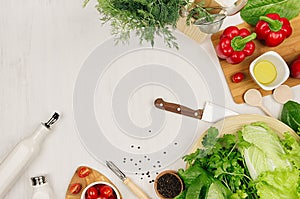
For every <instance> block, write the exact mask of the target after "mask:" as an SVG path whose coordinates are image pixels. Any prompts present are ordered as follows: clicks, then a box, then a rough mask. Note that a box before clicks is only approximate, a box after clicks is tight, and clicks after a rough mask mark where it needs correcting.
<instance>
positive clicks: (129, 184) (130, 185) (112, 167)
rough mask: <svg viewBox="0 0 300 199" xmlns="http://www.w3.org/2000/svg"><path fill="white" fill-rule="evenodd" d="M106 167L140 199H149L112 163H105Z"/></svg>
mask: <svg viewBox="0 0 300 199" xmlns="http://www.w3.org/2000/svg"><path fill="white" fill-rule="evenodd" d="M106 165H107V167H108V168H110V170H112V171H113V172H114V174H116V175H117V176H118V177H119V178H120V179H121V180H122V181H123V183H124V184H125V185H126V186H127V187H128V188H129V189H130V190H131V191H132V192H133V193H134V194H135V195H136V196H137V197H138V198H140V199H150V197H149V196H148V195H147V194H146V193H145V192H144V191H143V190H142V189H141V188H140V187H138V186H137V185H136V184H135V183H134V182H132V181H131V180H130V179H129V178H128V177H126V175H125V174H124V173H123V172H122V171H121V170H120V169H119V168H118V167H117V166H116V165H115V164H114V163H113V162H112V161H106Z"/></svg>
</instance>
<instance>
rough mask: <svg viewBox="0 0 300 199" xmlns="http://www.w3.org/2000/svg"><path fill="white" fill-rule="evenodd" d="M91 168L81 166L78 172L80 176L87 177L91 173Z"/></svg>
mask: <svg viewBox="0 0 300 199" xmlns="http://www.w3.org/2000/svg"><path fill="white" fill-rule="evenodd" d="M90 173H91V170H90V169H89V168H87V167H81V168H80V169H79V170H78V171H77V174H78V176H79V177H80V178H85V177H86V176H88V175H90Z"/></svg>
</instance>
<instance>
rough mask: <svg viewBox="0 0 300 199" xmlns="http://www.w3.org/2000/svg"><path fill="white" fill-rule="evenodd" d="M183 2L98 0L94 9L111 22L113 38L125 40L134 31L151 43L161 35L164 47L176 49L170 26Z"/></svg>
mask: <svg viewBox="0 0 300 199" xmlns="http://www.w3.org/2000/svg"><path fill="white" fill-rule="evenodd" d="M88 1H89V0H85V4H84V5H86V3H87V2H88ZM186 4H187V1H186V0H98V4H97V6H96V8H97V9H98V11H99V12H100V13H101V14H102V15H103V17H102V18H101V21H103V22H110V23H111V27H112V34H114V35H115V36H116V40H117V41H127V40H128V39H129V38H130V32H131V31H132V30H134V31H135V32H136V34H137V35H138V36H139V38H140V41H141V42H142V41H143V40H146V41H147V42H150V43H151V45H152V46H153V45H154V38H155V35H161V36H163V38H164V41H165V43H166V44H167V46H169V47H176V48H178V44H177V43H176V42H175V40H176V38H175V37H174V35H173V34H172V28H175V27H176V23H177V21H178V19H179V17H180V15H179V10H180V8H181V7H182V6H185V5H186Z"/></svg>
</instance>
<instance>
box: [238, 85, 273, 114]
mask: <svg viewBox="0 0 300 199" xmlns="http://www.w3.org/2000/svg"><path fill="white" fill-rule="evenodd" d="M244 100H245V102H246V103H247V104H248V105H250V106H256V107H259V108H260V109H261V110H263V111H264V112H265V113H266V114H267V115H268V116H270V117H273V116H272V114H271V113H270V112H269V111H268V110H267V109H266V108H265V107H264V106H263V103H262V95H261V93H260V92H259V90H257V89H254V88H252V89H249V90H247V91H246V93H245V94H244Z"/></svg>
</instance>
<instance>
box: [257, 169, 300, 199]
mask: <svg viewBox="0 0 300 199" xmlns="http://www.w3.org/2000/svg"><path fill="white" fill-rule="evenodd" d="M298 178H299V170H297V169H293V170H292V171H291V170H290V169H275V170H274V171H267V172H264V173H262V175H260V176H259V178H258V181H257V182H256V188H257V194H258V195H259V196H260V198H261V199H270V198H272V199H299V198H300V194H299V192H297V187H298Z"/></svg>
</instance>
